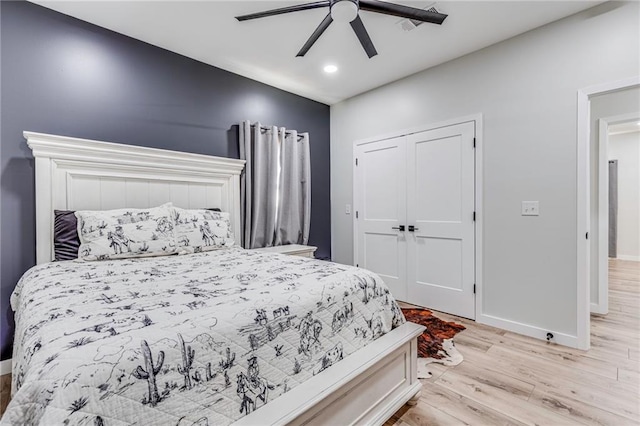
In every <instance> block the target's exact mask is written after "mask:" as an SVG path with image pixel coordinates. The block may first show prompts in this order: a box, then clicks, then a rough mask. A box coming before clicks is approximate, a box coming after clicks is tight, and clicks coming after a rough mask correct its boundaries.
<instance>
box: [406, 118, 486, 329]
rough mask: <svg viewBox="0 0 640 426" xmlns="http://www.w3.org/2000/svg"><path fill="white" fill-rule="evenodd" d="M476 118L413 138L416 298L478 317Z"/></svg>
mask: <svg viewBox="0 0 640 426" xmlns="http://www.w3.org/2000/svg"><path fill="white" fill-rule="evenodd" d="M474 136H475V127H474V123H462V124H458V125H454V126H448V127H442V128H438V129H434V130H429V131H426V132H421V133H417V134H413V135H410V136H408V137H407V159H408V161H407V191H408V192H407V225H410V226H413V227H414V231H413V232H408V236H407V264H408V270H407V280H408V298H409V300H408V301H409V302H410V303H414V304H417V305H421V306H426V307H429V308H432V309H435V310H439V311H443V312H448V313H451V314H456V315H460V316H463V317H466V318H475V297H474V294H473V284H474V277H475V265H474V262H475V247H474V243H475V242H474V233H475V228H474V222H473V211H474V204H475V201H474V197H475V177H474V175H475V170H474V167H475V166H474V164H475V157H474V148H473V138H474Z"/></svg>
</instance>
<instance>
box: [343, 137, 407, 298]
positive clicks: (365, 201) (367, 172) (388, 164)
mask: <svg viewBox="0 0 640 426" xmlns="http://www.w3.org/2000/svg"><path fill="white" fill-rule="evenodd" d="M405 139H406V138H405V137H401V138H396V139H388V140H383V141H379V142H374V143H369V144H365V145H361V146H358V147H357V148H356V150H355V152H356V158H357V162H358V164H357V166H356V168H355V175H354V179H355V181H356V185H355V187H356V188H357V189H358V190H357V191H356V194H355V200H354V201H355V210H356V212H357V215H358V217H357V219H356V232H355V234H356V240H357V241H356V247H357V249H356V262H357V264H358V265H359V266H360V267H361V268H366V269H369V270H371V271H373V272H375V273H377V274H378V275H380V277H381V278H382V279H383V280H384V282H385V283H386V284H387V286H388V287H389V289H390V290H391V293H392V294H393V296H394V297H395V298H396V299H398V300H406V299H407V280H406V274H407V262H406V235H405V234H406V232H402V231H401V230H400V229H398V228H400V226H404V225H406V222H405V219H406V198H407V197H406V157H405V152H406V151H405V150H406V144H405ZM394 228H395V229H394Z"/></svg>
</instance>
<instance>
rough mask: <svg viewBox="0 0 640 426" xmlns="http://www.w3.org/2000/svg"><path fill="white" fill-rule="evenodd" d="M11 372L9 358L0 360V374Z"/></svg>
mask: <svg viewBox="0 0 640 426" xmlns="http://www.w3.org/2000/svg"><path fill="white" fill-rule="evenodd" d="M5 374H11V358H9V359H5V360H4V361H0V376H4V375H5Z"/></svg>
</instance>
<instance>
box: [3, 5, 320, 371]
mask: <svg viewBox="0 0 640 426" xmlns="http://www.w3.org/2000/svg"><path fill="white" fill-rule="evenodd" d="M0 28H1V29H0V31H1V33H0V39H1V46H0V54H1V57H0V61H1V62H0V64H1V66H2V68H1V76H0V89H1V90H0V92H1V94H0V98H1V99H0V102H1V104H0V108H1V109H0V112H1V121H0V126H1V128H0V175H1V191H0V214H1V216H0V236H1V247H0V266H1V272H0V320H1V327H0V345H1V359H7V358H10V357H11V342H12V339H13V313H12V311H11V308H10V306H9V296H10V295H11V292H12V291H13V288H14V287H15V284H16V282H17V281H18V279H19V278H20V276H21V275H22V274H23V273H24V272H25V271H26V270H27V269H29V268H30V267H31V266H33V265H34V264H35V197H34V161H33V157H32V156H31V153H30V150H29V148H28V147H27V145H26V142H25V140H24V138H23V136H22V132H23V131H24V130H30V131H36V132H43V133H52V134H58V135H65V136H74V137H80V138H88V139H97V140H104V141H111V142H120V143H129V144H133V145H141V146H149V147H154V148H165V149H172V150H180V151H186V152H195V153H199V154H209V155H217V156H223V157H233V158H237V157H238V145H237V126H235V127H234V125H235V124H237V123H239V122H241V121H242V120H245V119H249V120H252V121H261V122H262V123H264V124H269V125H271V124H275V125H278V126H285V127H287V128H290V129H296V130H298V131H308V132H309V133H310V136H311V172H312V213H311V237H310V244H313V245H316V246H318V251H317V255H318V257H329V256H330V250H331V248H330V247H331V242H330V200H329V107H328V106H327V105H324V104H321V103H318V102H315V101H311V100H309V99H306V98H303V97H300V96H296V95H293V94H291V93H288V92H285V91H282V90H279V89H276V88H274V87H271V86H267V85H265V84H262V83H258V82H256V81H254V80H250V79H247V78H244V77H241V76H238V75H236V74H232V73H230V72H227V71H223V70H221V69H218V68H215V67H212V66H209V65H206V64H203V63H201V62H198V61H195V60H192V59H189V58H186V57H184V56H180V55H177V54H175V53H172V52H169V51H166V50H163V49H160V48H158V47H154V46H151V45H149V44H146V43H143V42H141V41H138V40H134V39H131V38H129V37H126V36H123V35H120V34H117V33H114V32H111V31H108V30H105V29H103V28H100V27H97V26H94V25H91V24H88V23H86V22H83V21H80V20H77V19H74V18H71V17H68V16H66V15H62V14H59V13H57V12H53V11H51V10H48V9H46V8H43V7H41V6H37V5H34V4H32V3H27V2H24V1H0Z"/></svg>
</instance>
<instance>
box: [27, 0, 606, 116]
mask: <svg viewBox="0 0 640 426" xmlns="http://www.w3.org/2000/svg"><path fill="white" fill-rule="evenodd" d="M34 3H38V4H41V5H43V6H45V7H48V8H51V9H53V10H57V11H59V12H62V13H64V14H67V15H71V16H74V17H76V18H79V19H82V20H84V21H87V22H91V23H93V24H96V25H99V26H101V27H105V28H108V29H110V30H113V31H116V32H119V33H122V34H125V35H128V36H130V37H133V38H136V39H139V40H142V41H145V42H147V43H150V44H153V45H156V46H160V47H162V48H165V49H167V50H171V51H173V52H176V53H179V54H181V55H184V56H188V57H190V58H193V59H197V60H199V61H202V62H205V63H207V64H210V65H214V66H216V67H219V68H223V69H225V70H228V71H231V72H234V73H236V74H240V75H243V76H246V77H249V78H252V79H254V80H258V81H261V82H264V83H266V84H269V85H272V86H275V87H278V88H281V89H284V90H287V91H289V92H293V93H296V94H299V95H302V96H305V97H308V98H311V99H314V100H317V101H320V102H323V103H326V104H333V103H336V102H339V101H341V100H344V99H346V98H349V97H352V96H355V95H357V94H359V93H363V92H366V91H368V90H371V89H374V88H376V87H379V86H382V85H384V84H386V83H389V82H392V81H395V80H398V79H400V78H402V77H405V76H408V75H410V74H413V73H416V72H418V71H421V70H424V69H426V68H429V67H433V66H435V65H438V64H441V63H444V62H447V61H450V60H452V59H455V58H458V57H460V56H463V55H465V54H467V53H470V52H473V51H476V50H479V49H482V48H484V47H487V46H489V45H492V44H495V43H497V42H499V41H502V40H506V39H508V38H511V37H513V36H515V35H518V34H521V33H524V32H526V31H529V30H531V29H534V28H537V27H539V26H542V25H545V24H547V23H549V22H553V21H556V20H558V19H560V18H563V17H565V16H569V15H572V14H574V13H576V12H579V11H581V10H584V9H587V8H589V7H592V6H594V5H596V4H598V3H602V1H576V0H573V1H478V0H476V1H450V0H448V1H439V2H437V3H435V5H436V8H437V9H438V10H439V11H441V12H442V13H446V14H449V17H448V18H447V19H446V21H445V22H444V24H443V25H442V26H439V25H433V24H423V25H421V26H419V27H417V28H416V29H414V30H412V31H410V32H405V31H403V30H402V29H401V28H400V26H398V25H397V24H398V22H399V21H401V19H400V18H396V17H393V16H385V15H380V14H377V13H372V12H361V17H362V20H363V21H364V23H365V26H366V27H367V30H368V32H369V34H370V36H371V38H372V40H373V42H374V44H375V46H376V48H377V50H378V53H379V54H378V56H376V57H374V58H373V59H368V58H367V56H366V54H365V53H364V51H363V50H362V47H361V46H360V44H359V42H358V40H357V38H356V37H355V34H353V31H352V30H351V27H350V26H349V25H348V24H339V23H337V22H334V23H333V24H332V25H331V27H330V28H329V29H328V30H327V31H326V32H325V33H324V34H323V36H322V37H321V38H320V40H319V41H318V42H317V43H316V44H315V45H314V46H313V47H312V48H311V50H310V51H309V53H307V55H306V56H305V57H304V58H296V53H297V52H298V50H299V49H300V48H301V47H302V45H303V44H304V42H305V41H306V40H307V38H308V37H309V36H310V35H311V33H312V32H313V30H314V29H315V28H316V27H317V26H318V24H319V23H320V22H321V21H322V19H323V18H324V17H325V15H326V14H327V13H328V9H315V10H309V11H304V12H296V13H291V14H287V15H280V16H275V17H269V18H263V19H257V20H253V21H245V22H238V21H237V20H236V19H234V16H236V15H240V14H246V13H252V12H258V11H262V10H267V9H271V8H276V7H282V6H287V5H291V4H299V3H305V1H298V2H292V1H238V0H236V1H144V0H137V1H115V0H109V1H105V0H101V1H98V0H84V1H48V0H35V1H34ZM396 3H401V4H405V5H408V6H413V7H421V8H424V7H428V6H431V5H433V4H434V2H432V1H429V0H427V1H406V0H401V1H396ZM329 63H331V64H336V65H337V66H338V67H339V71H338V72H337V73H335V74H331V75H329V74H326V73H324V71H323V70H322V69H323V67H324V66H325V65H326V64H329Z"/></svg>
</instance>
